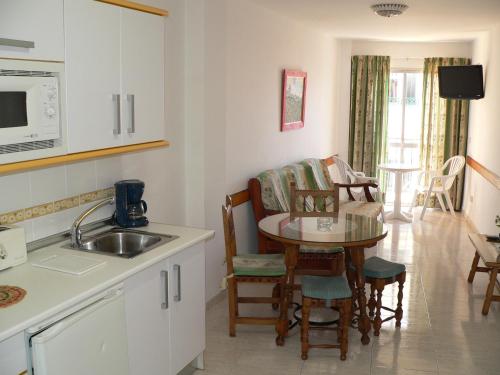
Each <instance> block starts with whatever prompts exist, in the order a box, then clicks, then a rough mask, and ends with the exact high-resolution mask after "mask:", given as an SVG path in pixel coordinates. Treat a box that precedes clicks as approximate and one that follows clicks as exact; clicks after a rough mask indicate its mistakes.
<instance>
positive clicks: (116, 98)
mask: <svg viewBox="0 0 500 375" xmlns="http://www.w3.org/2000/svg"><path fill="white" fill-rule="evenodd" d="M113 104H114V106H115V123H114V126H113V134H114V135H120V134H121V133H122V124H121V122H122V120H121V116H120V94H113Z"/></svg>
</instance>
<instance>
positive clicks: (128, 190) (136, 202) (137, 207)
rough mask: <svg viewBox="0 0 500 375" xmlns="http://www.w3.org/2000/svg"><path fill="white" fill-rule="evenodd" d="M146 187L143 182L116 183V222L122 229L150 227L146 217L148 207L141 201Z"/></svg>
mask: <svg viewBox="0 0 500 375" xmlns="http://www.w3.org/2000/svg"><path fill="white" fill-rule="evenodd" d="M144 186H145V185H144V182H142V181H141V180H123V181H118V182H117V183H115V196H116V212H115V221H116V224H118V225H119V226H120V227H123V228H137V227H143V226H146V225H148V223H149V221H148V219H147V217H146V216H144V214H145V213H146V212H147V210H148V206H147V204H146V202H144V201H143V200H142V199H141V198H142V195H143V194H144Z"/></svg>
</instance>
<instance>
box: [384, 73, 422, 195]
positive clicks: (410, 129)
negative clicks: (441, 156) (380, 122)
mask: <svg viewBox="0 0 500 375" xmlns="http://www.w3.org/2000/svg"><path fill="white" fill-rule="evenodd" d="M422 83H423V76H422V71H416V70H411V71H410V70H409V71H404V70H391V77H390V85H389V120H388V125H387V145H388V147H387V153H388V155H387V161H388V163H391V164H392V163H401V164H409V165H413V166H418V165H419V160H420V133H421V127H422ZM390 177H392V176H390ZM404 178H405V181H404V182H403V189H404V188H405V186H407V185H408V183H409V181H410V179H411V178H412V175H411V174H405V176H404ZM393 185H394V181H393V179H389V180H388V186H387V194H386V201H387V202H388V203H390V202H393V200H394V186H393ZM409 190H410V189H404V190H403V197H402V198H403V199H402V201H403V203H406V204H408V203H409V200H411V197H410V195H411V194H412V192H411V191H409Z"/></svg>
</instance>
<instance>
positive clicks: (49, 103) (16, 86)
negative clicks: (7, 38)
mask: <svg viewBox="0 0 500 375" xmlns="http://www.w3.org/2000/svg"><path fill="white" fill-rule="evenodd" d="M64 96H65V87H64V64H63V63H48V62H40V61H22V60H3V59H0V164H2V163H10V162H16V161H22V160H29V159H37V158H40V157H49V156H54V155H60V154H63V153H65V148H66V141H65V139H66V126H65V118H66V117H65V113H64V111H65V109H64V108H65V106H64V103H65V100H64Z"/></svg>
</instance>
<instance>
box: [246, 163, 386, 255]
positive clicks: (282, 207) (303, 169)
mask: <svg viewBox="0 0 500 375" xmlns="http://www.w3.org/2000/svg"><path fill="white" fill-rule="evenodd" d="M332 164H333V159H332V158H328V159H305V160H303V161H301V162H299V163H294V164H290V165H287V166H284V167H282V168H277V169H270V170H267V171H263V172H262V173H260V174H259V175H258V176H257V177H255V178H252V179H250V180H249V182H248V192H249V197H250V200H251V203H252V208H253V212H254V217H255V222H256V223H258V222H259V221H260V220H261V219H263V218H264V217H266V216H269V215H273V214H276V213H281V212H288V211H289V210H290V183H291V182H292V181H293V182H295V184H296V186H297V189H299V190H316V189H319V190H331V189H333V183H334V181H333V179H332V175H331V174H330V171H329V166H331V165H332ZM339 187H340V188H341V189H345V191H346V193H347V194H345V195H346V197H347V199H346V200H341V201H340V208H339V209H340V214H343V213H350V214H355V215H364V216H370V217H373V218H376V217H378V216H379V215H380V214H381V213H382V210H383V205H382V203H379V202H375V200H374V198H373V197H372V195H371V193H370V187H376V185H375V184H373V183H359V184H339ZM351 188H356V189H358V190H359V188H362V189H363V190H364V192H365V198H366V199H363V200H359V201H356V200H355V199H354V195H353V194H351V191H350V189H351ZM258 241H259V252H260V253H275V252H281V251H283V246H282V245H281V244H280V243H278V242H275V241H272V240H270V239H268V238H266V237H265V236H263V235H261V234H260V233H259V238H258Z"/></svg>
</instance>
